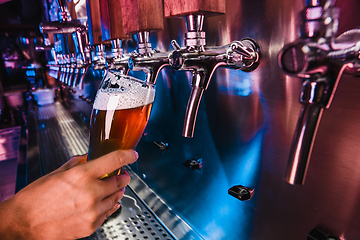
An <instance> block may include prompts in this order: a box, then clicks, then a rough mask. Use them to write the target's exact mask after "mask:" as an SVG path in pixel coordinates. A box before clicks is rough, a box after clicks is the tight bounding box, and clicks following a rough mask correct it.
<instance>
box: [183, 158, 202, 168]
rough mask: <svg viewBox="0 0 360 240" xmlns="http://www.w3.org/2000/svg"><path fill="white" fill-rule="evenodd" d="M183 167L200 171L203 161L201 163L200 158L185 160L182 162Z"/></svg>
mask: <svg viewBox="0 0 360 240" xmlns="http://www.w3.org/2000/svg"><path fill="white" fill-rule="evenodd" d="M183 165H184V166H185V167H188V168H190V169H200V168H202V166H203V161H202V158H199V159H192V160H186V161H184V162H183Z"/></svg>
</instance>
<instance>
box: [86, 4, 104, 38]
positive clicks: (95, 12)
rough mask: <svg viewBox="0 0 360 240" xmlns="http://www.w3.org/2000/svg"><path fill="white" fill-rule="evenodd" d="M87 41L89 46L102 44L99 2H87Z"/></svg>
mask: <svg viewBox="0 0 360 240" xmlns="http://www.w3.org/2000/svg"><path fill="white" fill-rule="evenodd" d="M86 2H87V6H86V8H88V9H87V12H88V29H89V41H90V44H91V45H98V44H100V43H101V42H102V36H101V20H100V4H99V0H87V1H86Z"/></svg>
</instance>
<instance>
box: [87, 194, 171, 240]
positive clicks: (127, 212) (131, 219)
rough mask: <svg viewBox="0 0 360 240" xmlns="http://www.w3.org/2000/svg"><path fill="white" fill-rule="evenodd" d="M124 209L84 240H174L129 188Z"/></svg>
mask: <svg viewBox="0 0 360 240" xmlns="http://www.w3.org/2000/svg"><path fill="white" fill-rule="evenodd" d="M121 205H122V207H121V208H120V209H119V210H118V211H117V212H115V213H114V214H113V215H112V216H110V217H109V218H108V219H107V220H106V221H105V222H104V224H103V225H102V226H101V227H100V228H99V229H98V230H96V231H95V232H94V233H93V234H92V235H91V236H89V237H87V238H84V239H91V240H102V239H116V240H122V239H124V240H130V239H136V240H138V239H139V240H140V239H141V240H143V239H148V240H173V239H175V238H174V237H173V236H172V234H171V233H170V232H169V231H168V230H167V229H166V228H165V227H164V226H163V225H162V224H161V223H160V222H159V220H158V219H157V218H156V217H155V216H154V215H153V214H152V213H151V212H150V211H148V210H147V208H146V207H145V206H144V205H143V203H142V202H140V201H139V199H138V198H137V197H136V196H135V195H134V194H133V192H132V190H131V189H130V188H129V187H127V189H126V191H125V195H124V197H123V199H122V200H121Z"/></svg>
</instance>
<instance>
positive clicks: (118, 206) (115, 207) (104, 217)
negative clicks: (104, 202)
mask: <svg viewBox="0 0 360 240" xmlns="http://www.w3.org/2000/svg"><path fill="white" fill-rule="evenodd" d="M120 207H121V205H120V203H116V204H115V205H114V206H113V207H112V208H111V209H110V210H109V211H107V212H106V213H104V214H103V215H101V216H100V217H99V218H98V219H97V220H96V222H95V226H96V227H95V228H96V229H98V228H99V227H100V226H101V225H102V224H103V223H104V222H105V220H106V219H107V218H108V217H110V216H111V215H112V214H113V213H114V212H116V211H117V210H118V209H119V208H120Z"/></svg>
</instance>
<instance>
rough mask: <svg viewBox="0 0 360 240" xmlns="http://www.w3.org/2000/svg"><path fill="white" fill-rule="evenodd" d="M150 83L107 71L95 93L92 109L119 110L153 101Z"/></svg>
mask: <svg viewBox="0 0 360 240" xmlns="http://www.w3.org/2000/svg"><path fill="white" fill-rule="evenodd" d="M154 98H155V89H154V86H153V85H152V84H149V83H146V82H144V81H141V80H139V79H137V78H134V77H131V76H126V75H122V74H120V73H118V72H111V71H107V73H106V75H105V76H104V78H103V80H102V82H101V84H100V88H99V90H98V91H97V93H96V97H95V102H94V105H93V108H94V109H98V110H121V109H130V108H136V107H141V106H144V105H148V104H150V103H152V102H154Z"/></svg>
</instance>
